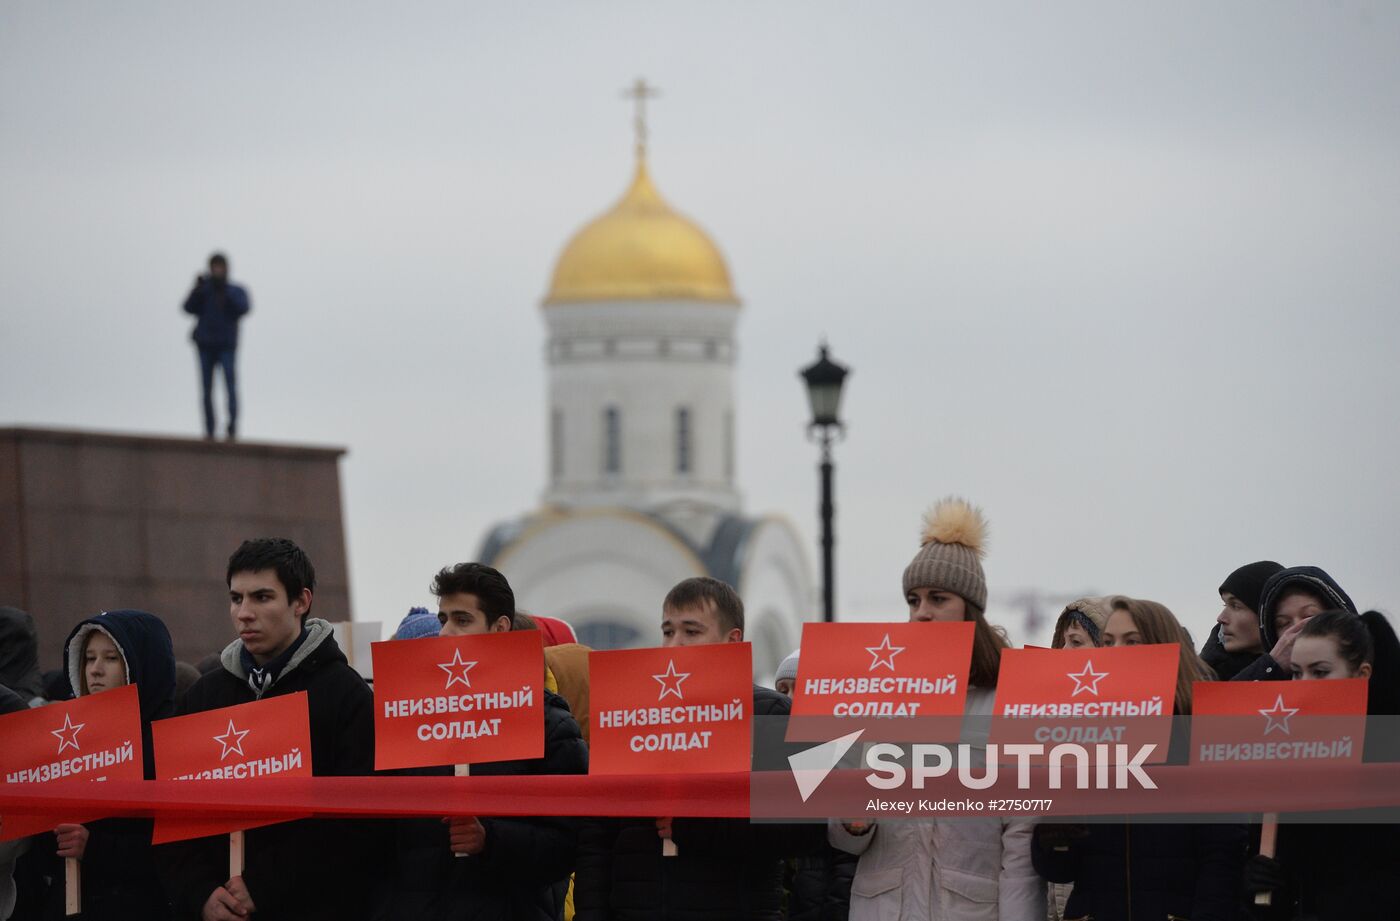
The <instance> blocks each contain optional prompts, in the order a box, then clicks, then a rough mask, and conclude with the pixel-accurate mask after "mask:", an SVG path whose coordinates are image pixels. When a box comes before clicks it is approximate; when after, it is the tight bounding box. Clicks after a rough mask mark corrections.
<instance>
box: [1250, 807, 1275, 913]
mask: <svg viewBox="0 0 1400 921" xmlns="http://www.w3.org/2000/svg"><path fill="white" fill-rule="evenodd" d="M1277 844H1278V813H1277V812H1266V813H1264V822H1263V824H1262V825H1260V826H1259V856H1260V857H1273V856H1274V849H1275V846H1276V845H1277ZM1254 904H1255V905H1263V906H1268V905H1272V904H1274V894H1273V893H1272V892H1256V893H1254Z"/></svg>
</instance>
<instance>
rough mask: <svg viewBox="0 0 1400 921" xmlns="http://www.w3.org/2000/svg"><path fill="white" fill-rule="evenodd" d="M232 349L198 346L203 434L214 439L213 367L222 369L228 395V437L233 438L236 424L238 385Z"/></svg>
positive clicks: (225, 390)
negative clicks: (202, 403)
mask: <svg viewBox="0 0 1400 921" xmlns="http://www.w3.org/2000/svg"><path fill="white" fill-rule="evenodd" d="M233 353H234V349H232V348H227V347H224V346H217V345H216V346H208V345H201V346H199V379H200V382H201V383H202V384H203V385H204V434H205V435H207V436H208V437H210V438H213V437H214V367H215V365H217V366H219V367H221V368H223V369H224V392H225V393H227V394H228V435H229V437H230V438H232V437H233V436H234V433H235V431H236V429H237V423H238V383H237V379H236V378H235V377H234V372H233Z"/></svg>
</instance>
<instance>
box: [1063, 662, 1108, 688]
mask: <svg viewBox="0 0 1400 921" xmlns="http://www.w3.org/2000/svg"><path fill="white" fill-rule="evenodd" d="M1066 677H1068V678H1071V679H1073V681H1074V693H1073V694H1071V695H1069V696H1070V697H1078V696H1079V692H1080V691H1088V692H1089V693H1090V694H1093V695H1094V696H1095V697H1098V696H1099V682H1100V681H1102V680H1103V679H1105V678H1107V677H1108V672H1096V671H1094V663H1093V662H1090V661H1087V660H1086V661H1085V663H1084V670H1083V671H1082V672H1077V673H1075V672H1071V673H1069V674H1068V675H1066Z"/></svg>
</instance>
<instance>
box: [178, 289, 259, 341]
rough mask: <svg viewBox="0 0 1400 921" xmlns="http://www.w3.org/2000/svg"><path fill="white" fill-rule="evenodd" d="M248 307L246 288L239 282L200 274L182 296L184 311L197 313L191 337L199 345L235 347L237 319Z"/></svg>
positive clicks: (249, 307) (249, 304)
mask: <svg viewBox="0 0 1400 921" xmlns="http://www.w3.org/2000/svg"><path fill="white" fill-rule="evenodd" d="M251 307H252V305H251V303H250V302H249V300H248V292H247V290H246V289H244V288H243V287H242V286H241V285H235V284H233V283H232V282H215V281H213V280H212V279H210V278H208V277H201V278H200V281H199V283H198V284H196V285H195V286H194V290H193V291H191V292H190V294H189V297H187V298H185V313H191V314H194V315H195V316H197V317H199V322H198V323H196V324H195V327H194V333H193V335H192V336H191V338H192V339H194V341H195V343H196V344H197V345H199V346H201V347H203V348H209V349H233V348H237V347H238V321H239V320H240V319H241V318H242V317H243V315H244V314H246V313H247V312H248V311H249V310H250V309H251Z"/></svg>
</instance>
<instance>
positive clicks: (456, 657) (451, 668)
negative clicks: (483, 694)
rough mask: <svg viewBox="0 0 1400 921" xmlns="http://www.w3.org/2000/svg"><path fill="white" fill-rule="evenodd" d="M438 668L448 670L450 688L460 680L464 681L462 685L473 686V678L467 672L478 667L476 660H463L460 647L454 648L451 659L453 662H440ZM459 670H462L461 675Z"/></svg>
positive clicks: (448, 685)
mask: <svg viewBox="0 0 1400 921" xmlns="http://www.w3.org/2000/svg"><path fill="white" fill-rule="evenodd" d="M438 668H440V669H442V670H443V671H445V672H447V687H449V688H450V687H452V685H454V684H456V683H457V682H459V681H460V682H461V683H462V685H463V686H464V687H471V686H472V682H471V679H470V678H468V677H467V672H469V671H471V670H472V669H474V668H476V663H475V662H464V661H463V660H462V650H460V649H454V650H452V661H451V662H441V663H439V664H438ZM459 671H460V672H461V674H460V675H459V674H457V672H459Z"/></svg>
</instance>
